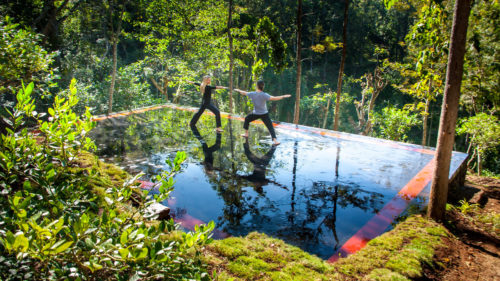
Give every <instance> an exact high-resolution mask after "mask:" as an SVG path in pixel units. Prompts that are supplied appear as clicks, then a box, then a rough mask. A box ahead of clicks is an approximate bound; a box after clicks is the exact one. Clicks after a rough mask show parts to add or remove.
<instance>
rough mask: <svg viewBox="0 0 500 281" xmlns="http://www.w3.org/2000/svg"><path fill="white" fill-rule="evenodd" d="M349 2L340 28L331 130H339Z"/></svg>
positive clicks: (347, 1) (347, 0)
mask: <svg viewBox="0 0 500 281" xmlns="http://www.w3.org/2000/svg"><path fill="white" fill-rule="evenodd" d="M348 11H349V0H345V7H344V24H343V27H342V60H341V61H340V69H339V77H338V80H337V99H336V101H335V121H334V122H333V129H334V130H335V131H337V130H338V129H339V110H340V94H341V92H342V76H343V75H344V63H345V54H346V44H347V40H346V37H347V16H348V15H349V13H348Z"/></svg>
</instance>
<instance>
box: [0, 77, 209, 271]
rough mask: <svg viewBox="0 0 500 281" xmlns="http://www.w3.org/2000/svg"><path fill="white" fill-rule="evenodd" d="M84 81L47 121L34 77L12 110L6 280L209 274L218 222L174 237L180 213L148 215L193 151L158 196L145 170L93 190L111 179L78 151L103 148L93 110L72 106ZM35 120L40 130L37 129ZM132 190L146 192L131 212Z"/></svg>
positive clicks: (2, 232) (1, 157) (163, 178)
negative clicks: (206, 260)
mask: <svg viewBox="0 0 500 281" xmlns="http://www.w3.org/2000/svg"><path fill="white" fill-rule="evenodd" d="M75 84H76V81H73V82H72V83H71V86H70V90H69V91H67V92H64V93H61V94H59V95H58V96H57V97H55V100H54V105H53V107H52V108H49V110H48V114H49V115H48V118H47V119H46V120H43V119H42V118H43V114H38V113H37V112H36V111H35V106H34V100H33V98H32V97H31V92H32V91H33V84H30V85H28V86H27V87H23V89H21V90H20V91H19V93H18V94H17V105H16V106H15V108H14V110H13V112H10V111H9V112H8V113H9V115H10V118H8V120H7V122H8V123H9V124H10V125H11V128H12V129H7V133H5V134H2V135H1V144H0V193H1V195H0V204H1V206H2V207H1V209H0V215H1V217H2V218H4V219H3V220H2V221H1V222H0V252H1V255H0V256H1V258H0V279H2V280H18V279H38V280H62V279H64V280H66V279H67V278H68V277H69V278H74V279H76V280H87V279H95V278H97V279H103V280H109V279H112V280H114V279H115V280H129V279H130V280H138V279H142V278H153V279H162V280H183V279H209V276H208V275H207V273H206V272H205V270H204V269H203V267H202V264H201V262H200V261H199V253H200V251H199V250H200V247H201V246H203V245H205V244H207V243H209V242H211V238H210V236H211V234H210V233H211V231H212V230H213V228H214V224H213V222H211V223H209V224H208V225H206V226H204V225H202V226H199V227H198V226H197V227H196V228H195V231H194V232H189V233H182V234H181V235H169V234H171V233H172V232H174V231H176V229H177V225H176V224H175V223H174V222H173V220H170V221H162V222H161V223H148V222H146V221H145V219H144V215H145V209H146V208H147V206H148V205H150V204H151V203H153V202H155V201H156V202H160V201H163V200H165V199H166V198H167V197H168V195H169V193H170V192H171V191H172V189H173V179H172V175H173V173H175V172H176V171H178V170H179V169H180V165H181V163H182V162H183V161H184V160H185V157H186V156H185V154H184V153H178V155H177V157H176V158H175V160H174V161H173V162H169V164H170V170H168V171H165V172H163V173H162V174H161V175H158V176H157V181H158V184H159V190H160V192H159V194H156V195H154V196H148V194H147V192H142V191H140V190H138V185H137V184H136V183H135V182H136V179H137V178H138V177H139V176H141V175H137V176H135V177H133V178H131V179H129V180H127V181H125V182H124V183H123V184H122V185H117V184H113V183H112V182H111V181H110V185H109V186H108V187H107V189H106V192H105V193H101V194H99V193H95V192H93V186H92V183H94V182H101V183H102V182H103V181H98V180H97V178H99V177H102V176H103V175H101V174H100V172H99V170H98V169H97V168H95V167H93V168H90V169H84V168H78V166H77V158H78V156H79V154H80V153H82V151H85V150H88V149H92V148H93V147H94V144H93V142H92V141H91V140H90V138H88V137H87V134H88V132H89V131H90V130H91V129H92V128H93V127H94V126H95V123H94V122H93V121H92V120H91V115H90V113H89V111H88V109H87V112H86V114H85V115H84V116H83V118H80V117H78V116H77V115H76V114H75V113H74V112H73V110H72V107H74V106H75V105H76V104H77V102H78V101H77V99H76V88H75ZM28 119H31V120H35V121H36V122H37V124H38V127H37V130H28V128H27V127H26V122H27V120H28ZM31 123H32V122H31ZM100 188H102V187H100ZM133 194H139V196H140V197H141V198H139V200H135V201H136V202H139V206H138V207H137V208H130V209H131V211H130V212H124V211H122V209H121V208H120V207H121V206H128V205H127V202H128V200H129V199H130V198H131V196H132V195H133ZM99 196H101V197H103V198H98V197H99ZM168 237H170V238H168ZM173 237H175V239H174V238H173Z"/></svg>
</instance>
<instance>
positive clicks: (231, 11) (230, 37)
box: [227, 0, 234, 113]
mask: <svg viewBox="0 0 500 281" xmlns="http://www.w3.org/2000/svg"><path fill="white" fill-rule="evenodd" d="M232 14H233V0H229V11H228V20H227V37H228V39H229V112H231V113H233V66H234V58H233V37H232V36H231V26H232Z"/></svg>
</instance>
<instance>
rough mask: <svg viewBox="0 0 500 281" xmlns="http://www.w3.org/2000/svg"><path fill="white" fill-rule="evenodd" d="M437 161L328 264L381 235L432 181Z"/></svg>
mask: <svg viewBox="0 0 500 281" xmlns="http://www.w3.org/2000/svg"><path fill="white" fill-rule="evenodd" d="M434 166H435V161H434V159H432V160H431V161H429V163H427V165H425V167H424V168H423V169H422V170H420V172H418V173H417V174H416V175H415V176H414V177H413V178H412V179H411V180H410V181H409V182H408V183H407V184H406V185H405V186H404V187H403V188H402V189H401V190H400V191H399V192H398V194H396V196H394V198H392V200H391V201H390V202H389V203H387V204H386V205H385V206H384V208H382V210H380V211H379V212H378V213H377V214H376V215H375V216H374V217H373V218H372V219H370V220H369V221H368V222H367V223H366V224H365V225H364V226H363V227H362V228H361V229H360V230H358V232H356V234H354V235H353V236H352V237H351V238H350V239H349V240H347V242H345V244H344V245H342V247H341V248H340V249H339V250H338V251H337V252H336V253H334V254H333V255H332V256H331V257H330V258H329V259H328V262H336V261H337V260H338V259H339V258H341V257H347V256H348V255H350V254H354V253H356V252H357V251H359V250H361V249H363V248H364V247H365V246H366V243H368V241H370V240H371V239H373V238H375V237H377V236H379V235H381V234H382V233H383V232H384V231H385V230H386V229H387V227H388V226H389V225H390V224H391V223H392V222H393V221H394V219H395V218H396V217H397V216H399V215H400V214H401V213H402V212H403V211H404V210H405V209H406V207H408V205H409V204H410V201H411V200H412V199H413V198H415V197H416V196H417V195H418V194H419V193H420V192H421V191H422V190H423V189H424V188H425V187H426V186H427V184H429V182H430V181H431V179H432V172H433V170H434Z"/></svg>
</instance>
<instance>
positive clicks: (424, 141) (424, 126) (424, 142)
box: [422, 83, 431, 146]
mask: <svg viewBox="0 0 500 281" xmlns="http://www.w3.org/2000/svg"><path fill="white" fill-rule="evenodd" d="M429 84H430V83H429ZM429 86H430V85H429ZM430 104H431V99H430V98H427V99H426V100H425V110H424V118H423V120H422V131H423V132H422V145H423V146H425V145H427V120H428V119H429V106H430Z"/></svg>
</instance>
